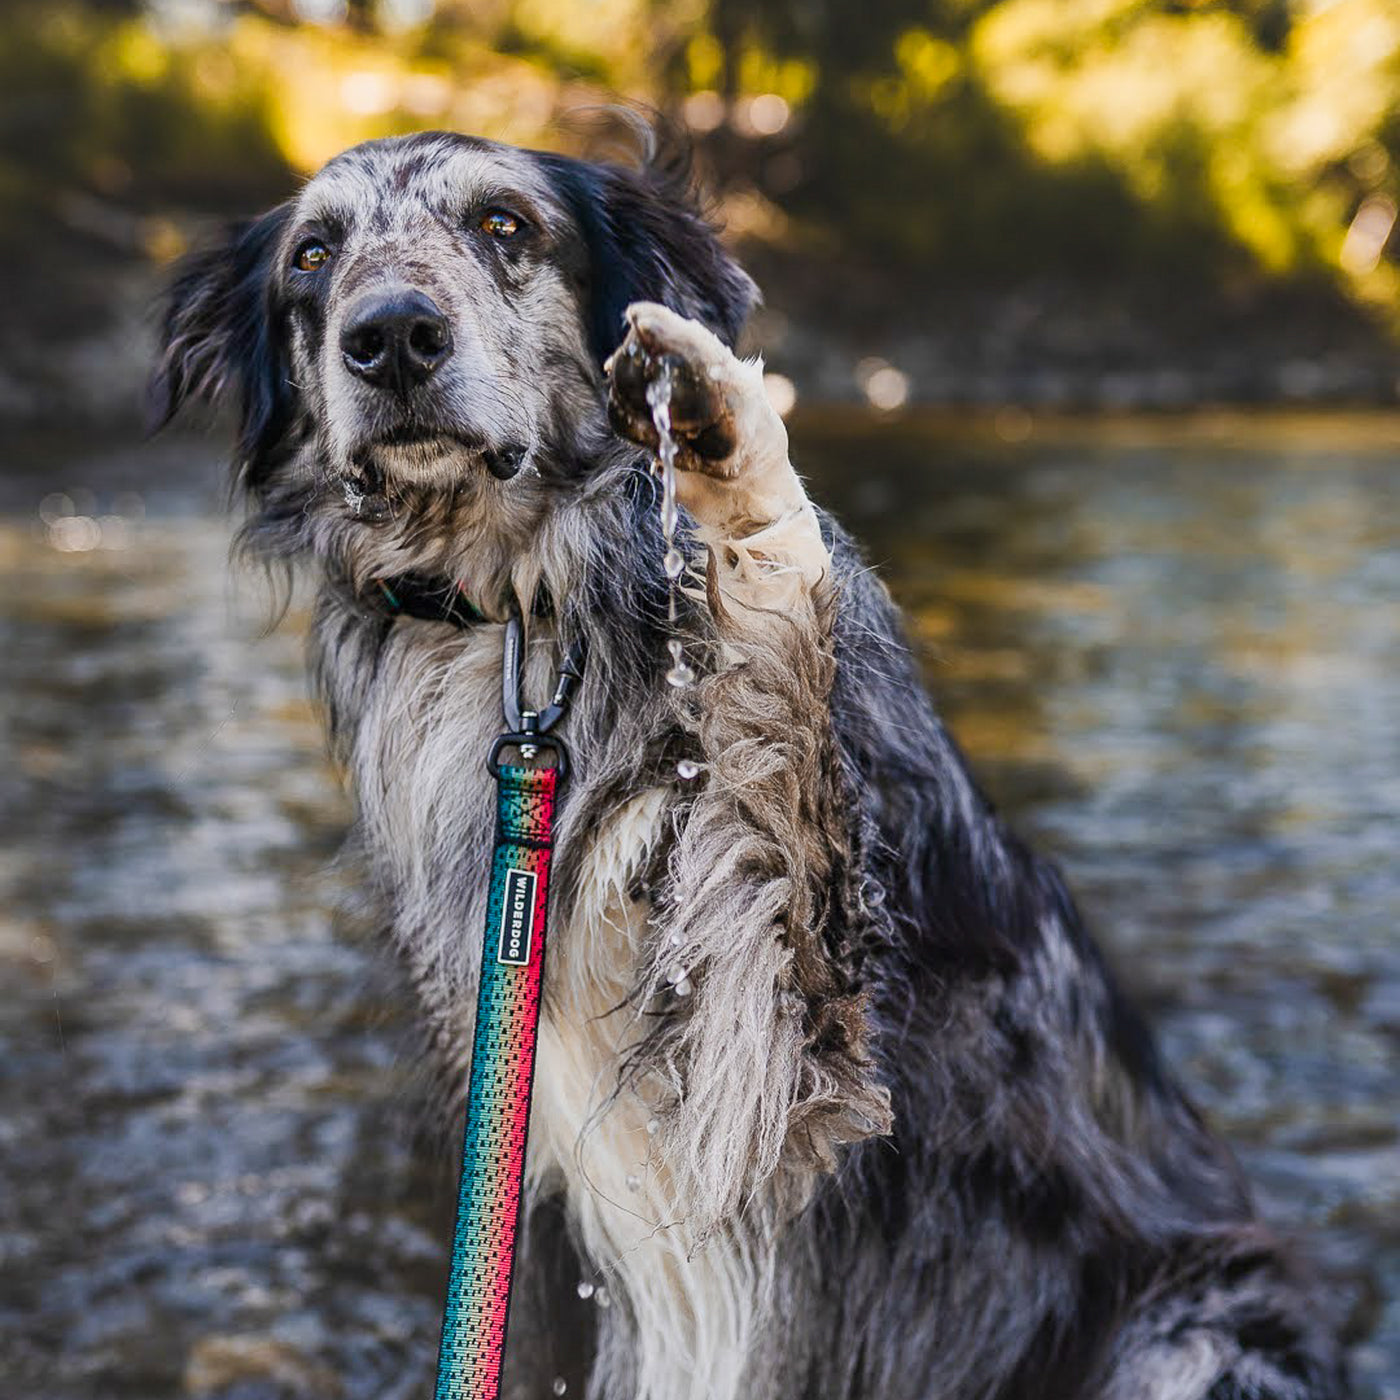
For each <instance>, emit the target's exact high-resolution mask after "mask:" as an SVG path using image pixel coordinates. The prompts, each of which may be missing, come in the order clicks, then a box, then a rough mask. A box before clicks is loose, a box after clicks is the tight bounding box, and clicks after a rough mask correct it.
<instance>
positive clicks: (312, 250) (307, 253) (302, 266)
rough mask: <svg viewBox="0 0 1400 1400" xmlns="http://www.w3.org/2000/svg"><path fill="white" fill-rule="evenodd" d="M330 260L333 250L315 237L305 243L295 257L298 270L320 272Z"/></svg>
mask: <svg viewBox="0 0 1400 1400" xmlns="http://www.w3.org/2000/svg"><path fill="white" fill-rule="evenodd" d="M330 260H331V250H330V249H329V248H327V247H326V245H325V244H324V243H320V242H317V240H316V239H314V238H313V239H312V240H311V241H310V242H309V243H303V244H302V245H301V247H300V248H298V249H297V255H296V257H295V258H294V259H293V261H294V262H295V264H296V268H297V271H298V272H319V271H320V270H321V268H323V267H324V266H325V265H326V264H327V263H328V262H330Z"/></svg>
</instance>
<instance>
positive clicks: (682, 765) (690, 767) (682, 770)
mask: <svg viewBox="0 0 1400 1400" xmlns="http://www.w3.org/2000/svg"><path fill="white" fill-rule="evenodd" d="M704 766H705V765H704V764H702V763H696V761H695V760H694V759H693V758H683V759H681V761H680V762H679V763H678V764H676V777H678V778H684V779H685V780H686V782H689V781H690V780H691V779H692V778H698V777H699V776H700V774H701V772H702V771H703V769H704Z"/></svg>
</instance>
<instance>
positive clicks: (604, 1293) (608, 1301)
mask: <svg viewBox="0 0 1400 1400" xmlns="http://www.w3.org/2000/svg"><path fill="white" fill-rule="evenodd" d="M598 1306H599V1307H600V1308H610V1307H612V1295H611V1294H610V1293H609V1292H608V1290H607V1289H606V1288H600V1289H599V1290H598Z"/></svg>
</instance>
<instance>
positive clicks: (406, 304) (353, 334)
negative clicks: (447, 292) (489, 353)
mask: <svg viewBox="0 0 1400 1400" xmlns="http://www.w3.org/2000/svg"><path fill="white" fill-rule="evenodd" d="M340 349H341V353H342V354H343V355H344V356H345V363H346V366H347V367H348V368H349V370H350V373H351V374H354V375H356V376H358V377H359V378H360V379H363V380H365V381H366V382H367V383H370V384H375V385H378V386H379V387H380V388H381V389H392V390H393V391H394V392H395V393H397V394H406V393H407V392H408V391H409V390H410V389H412V388H413V387H414V386H415V385H417V384H421V383H423V381H424V380H425V379H427V378H428V377H429V376H430V375H431V374H433V372H434V371H435V370H437V369H438V368H439V367H440V366H441V365H442V363H443V362H444V361H445V360H446V359H447V358H448V357H449V356H450V355H451V354H452V328H451V327H450V326H449V325H448V324H447V317H446V316H444V315H443V314H442V312H441V311H439V310H438V308H437V306H436V305H435V304H434V303H433V300H432V298H431V297H428V296H425V295H424V294H423V293H422V292H419V291H413V290H407V289H402V288H400V289H398V290H395V291H391V292H375V293H371V294H370V295H369V296H366V297H364V298H363V299H362V300H361V301H360V302H359V303H358V304H357V305H356V306H355V307H354V308H352V310H351V312H350V316H349V318H348V319H347V320H346V322H345V328H344V329H343V330H342V331H341V333H340Z"/></svg>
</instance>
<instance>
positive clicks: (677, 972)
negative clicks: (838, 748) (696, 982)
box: [666, 963, 690, 985]
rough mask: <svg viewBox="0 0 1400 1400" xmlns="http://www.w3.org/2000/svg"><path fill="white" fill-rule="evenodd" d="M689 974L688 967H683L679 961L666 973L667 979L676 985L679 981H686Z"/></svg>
mask: <svg viewBox="0 0 1400 1400" xmlns="http://www.w3.org/2000/svg"><path fill="white" fill-rule="evenodd" d="M689 976H690V973H689V972H688V971H686V969H685V968H683V967H682V966H681V965H680V964H679V963H677V964H676V965H675V966H674V967H672V968H671V970H670V971H669V972H668V973H667V974H666V980H667V981H668V982H670V983H672V984H673V985H674V984H675V983H677V982H684V981H685V979H686V978H687V977H689Z"/></svg>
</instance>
